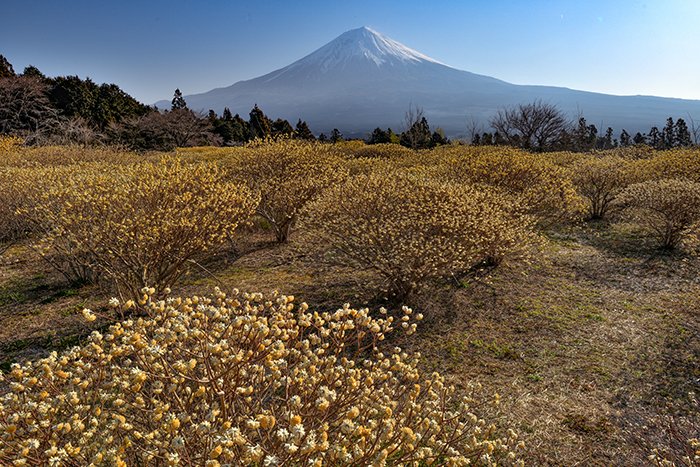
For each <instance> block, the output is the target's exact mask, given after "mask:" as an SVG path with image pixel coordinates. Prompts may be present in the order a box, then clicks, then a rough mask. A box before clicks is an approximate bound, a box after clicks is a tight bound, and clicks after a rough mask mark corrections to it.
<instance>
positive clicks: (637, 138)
mask: <svg viewBox="0 0 700 467" xmlns="http://www.w3.org/2000/svg"><path fill="white" fill-rule="evenodd" d="M632 141H633V142H634V144H644V143H646V141H647V139H646V137H645V136H644V135H643V134H641V133H640V132H637V134H635V135H634V138H632Z"/></svg>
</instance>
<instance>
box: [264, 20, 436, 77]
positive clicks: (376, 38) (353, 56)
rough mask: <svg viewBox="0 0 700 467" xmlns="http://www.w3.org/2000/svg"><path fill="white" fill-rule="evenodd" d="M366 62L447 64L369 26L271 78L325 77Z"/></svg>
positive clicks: (335, 41)
mask: <svg viewBox="0 0 700 467" xmlns="http://www.w3.org/2000/svg"><path fill="white" fill-rule="evenodd" d="M358 62H364V63H366V64H373V65H374V66H376V67H377V68H383V67H385V66H392V67H393V66H401V65H406V64H420V63H432V64H439V65H443V64H442V63H440V62H438V61H437V60H434V59H432V58H430V57H428V56H427V55H424V54H422V53H420V52H418V51H416V50H413V49H411V48H409V47H406V46H405V45H403V44H401V43H399V42H397V41H395V40H393V39H390V38H388V37H386V36H384V35H383V34H380V33H378V32H377V31H374V30H372V29H370V28H368V27H361V28H358V29H351V30H350V31H347V32H345V33H343V34H341V35H340V36H338V37H336V38H335V39H333V40H332V41H331V42H329V43H327V44H326V45H324V46H323V47H321V48H320V49H318V50H316V51H315V52H312V53H311V54H309V55H307V56H306V57H304V58H302V59H300V60H298V61H296V62H294V63H292V64H291V65H289V66H287V67H285V68H282V69H281V70H278V71H277V72H273V73H271V74H270V75H268V77H267V78H268V79H267V80H266V81H273V80H276V79H277V78H280V77H281V76H283V75H288V74H289V73H298V72H302V70H305V71H308V72H311V71H312V70H313V73H320V74H321V75H323V74H325V73H327V72H328V71H330V70H336V71H337V70H345V69H353V66H354V65H353V64H357V63H358Z"/></svg>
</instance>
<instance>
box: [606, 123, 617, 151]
mask: <svg viewBox="0 0 700 467" xmlns="http://www.w3.org/2000/svg"><path fill="white" fill-rule="evenodd" d="M614 146H615V145H614V144H613V129H612V128H610V127H608V129H607V130H605V136H604V137H603V148H604V149H612V148H613V147H614Z"/></svg>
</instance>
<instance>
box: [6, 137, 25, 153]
mask: <svg viewBox="0 0 700 467" xmlns="http://www.w3.org/2000/svg"><path fill="white" fill-rule="evenodd" d="M23 144H24V140H23V139H22V138H20V137H18V136H7V135H0V154H3V155H5V154H6V153H8V152H10V151H12V150H15V149H17V148H18V147H20V146H22V145H23Z"/></svg>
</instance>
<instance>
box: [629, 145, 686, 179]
mask: <svg viewBox="0 0 700 467" xmlns="http://www.w3.org/2000/svg"><path fill="white" fill-rule="evenodd" d="M637 164H638V171H639V173H640V176H641V177H642V178H643V179H645V180H662V179H668V178H683V179H687V180H692V181H694V182H700V150H698V149H695V148H692V149H672V150H668V151H659V152H657V154H655V155H654V157H650V158H647V159H644V160H640V161H638V162H637Z"/></svg>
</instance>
